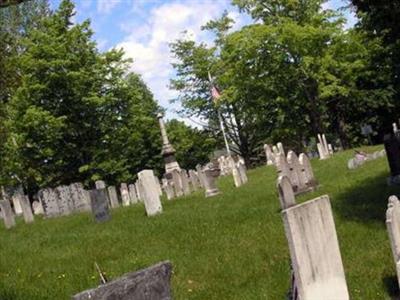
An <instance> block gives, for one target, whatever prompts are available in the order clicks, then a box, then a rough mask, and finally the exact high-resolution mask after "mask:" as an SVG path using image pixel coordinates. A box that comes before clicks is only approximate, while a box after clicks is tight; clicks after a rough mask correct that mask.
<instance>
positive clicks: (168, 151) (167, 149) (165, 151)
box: [157, 113, 181, 173]
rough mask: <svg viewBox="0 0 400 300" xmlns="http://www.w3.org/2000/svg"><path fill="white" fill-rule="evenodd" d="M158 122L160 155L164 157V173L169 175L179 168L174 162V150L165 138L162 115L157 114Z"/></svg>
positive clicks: (165, 132)
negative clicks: (160, 140)
mask: <svg viewBox="0 0 400 300" xmlns="http://www.w3.org/2000/svg"><path fill="white" fill-rule="evenodd" d="M157 118H158V122H159V123H160V130H161V136H162V142H163V145H162V150H161V154H162V156H163V157H164V162H165V172H166V173H169V172H171V171H173V170H177V171H180V170H181V168H180V167H179V164H178V162H177V161H176V158H175V149H174V147H172V145H171V144H170V142H169V140H168V136H167V130H166V129H165V124H164V120H163V115H162V114H161V113H159V114H158V115H157Z"/></svg>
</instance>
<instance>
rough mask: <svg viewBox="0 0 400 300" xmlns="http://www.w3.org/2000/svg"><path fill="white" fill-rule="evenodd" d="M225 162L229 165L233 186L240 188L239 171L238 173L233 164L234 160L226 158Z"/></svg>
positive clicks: (229, 157) (230, 157)
mask: <svg viewBox="0 0 400 300" xmlns="http://www.w3.org/2000/svg"><path fill="white" fill-rule="evenodd" d="M226 160H227V161H228V163H229V168H230V170H231V173H232V177H233V182H234V184H235V187H240V186H241V185H242V184H243V182H242V178H241V176H240V171H239V169H238V167H237V165H236V163H235V160H234V159H233V157H232V156H228V157H227V158H226Z"/></svg>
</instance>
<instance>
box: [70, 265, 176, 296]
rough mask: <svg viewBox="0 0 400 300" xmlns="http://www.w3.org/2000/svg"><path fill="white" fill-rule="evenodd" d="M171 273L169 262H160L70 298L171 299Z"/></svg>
mask: <svg viewBox="0 0 400 300" xmlns="http://www.w3.org/2000/svg"><path fill="white" fill-rule="evenodd" d="M171 274H172V265H171V263H170V262H169V261H165V262H161V263H158V264H156V265H154V266H151V267H149V268H147V269H143V270H140V271H137V272H131V273H128V274H125V275H122V276H121V277H119V278H117V279H115V280H112V281H110V282H107V283H105V284H103V285H100V286H98V287H97V288H95V289H91V290H87V291H84V292H81V293H79V294H76V295H75V296H73V297H72V300H89V299H94V300H112V299H115V300H117V299H118V300H133V299H134V300H172V293H171Z"/></svg>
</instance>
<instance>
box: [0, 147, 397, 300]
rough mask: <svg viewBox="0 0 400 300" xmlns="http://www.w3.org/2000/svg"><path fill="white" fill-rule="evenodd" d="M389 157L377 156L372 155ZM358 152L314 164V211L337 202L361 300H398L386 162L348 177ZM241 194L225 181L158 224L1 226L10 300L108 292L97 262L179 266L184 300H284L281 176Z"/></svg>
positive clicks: (348, 268)
mask: <svg viewBox="0 0 400 300" xmlns="http://www.w3.org/2000/svg"><path fill="white" fill-rule="evenodd" d="M378 148H382V147H367V148H364V149H363V150H366V151H369V152H372V151H373V150H376V149H378ZM352 154H353V153H352V151H347V152H342V153H338V154H336V155H335V156H334V157H333V158H332V159H329V160H326V161H318V160H313V161H312V164H313V167H314V173H315V175H316V177H317V179H318V180H319V182H320V184H321V186H320V188H319V189H318V190H317V191H316V192H313V193H310V194H306V195H302V196H301V197H299V199H298V201H299V202H301V201H305V200H307V199H311V198H314V197H316V196H318V195H322V194H328V195H329V196H330V199H331V202H332V206H333V210H334V215H335V222H336V229H337V234H338V237H339V244H340V248H341V253H342V259H343V264H344V268H345V272H346V279H347V284H348V287H349V291H350V294H351V299H392V298H393V297H394V296H395V295H397V294H398V293H399V291H398V288H397V284H396V277H395V268H394V263H393V259H392V256H391V251H390V244H389V240H388V236H387V232H386V227H385V210H386V205H387V198H388V196H389V195H391V194H399V192H400V189H399V188H397V187H388V186H387V185H386V177H387V176H388V173H389V172H388V166H387V162H386V158H381V159H377V160H375V161H371V162H367V163H366V164H365V165H363V166H361V167H360V168H358V169H356V170H347V160H348V158H350V157H351V156H352ZM248 175H249V182H248V184H247V185H245V186H243V187H241V188H234V187H233V180H232V179H231V178H229V177H225V178H222V179H220V181H219V187H220V189H221V191H222V193H221V195H219V196H216V197H213V198H208V199H206V198H204V197H203V194H202V192H197V193H195V194H192V195H191V196H188V197H182V198H179V199H176V200H174V201H164V202H163V208H164V212H163V214H162V215H159V216H157V217H153V218H148V217H146V216H145V214H144V208H143V206H141V205H137V206H131V207H127V208H119V209H116V210H113V211H112V219H111V221H109V222H107V223H104V224H96V223H94V222H93V220H92V217H91V216H90V215H89V214H79V215H73V216H69V217H62V218H58V219H48V220H45V219H41V218H36V220H35V222H34V223H33V224H29V225H27V224H24V223H23V220H21V219H18V221H17V226H16V227H15V228H13V229H12V230H6V229H5V228H4V226H3V224H1V225H0V299H8V300H14V299H70V296H71V295H73V294H75V293H78V292H80V291H82V290H85V289H87V288H91V287H95V286H96V285H97V284H98V283H99V279H98V275H97V273H96V270H95V268H94V262H95V261H96V262H97V263H98V264H99V265H100V266H101V268H102V269H103V270H104V271H105V272H106V273H107V276H108V277H109V278H110V279H112V278H116V277H118V276H119V275H122V274H124V273H126V272H131V271H133V270H138V269H141V268H144V267H147V266H150V265H152V264H154V263H157V262H159V261H162V260H170V261H171V262H172V264H173V268H174V271H173V279H172V287H173V294H174V298H175V299H284V298H285V295H286V293H287V291H288V287H289V253H288V247H287V242H286V238H285V235H284V231H283V224H282V220H281V216H280V213H279V200H278V197H277V192H276V188H275V180H276V172H275V170H274V168H273V167H260V168H257V169H255V170H250V171H249V172H248Z"/></svg>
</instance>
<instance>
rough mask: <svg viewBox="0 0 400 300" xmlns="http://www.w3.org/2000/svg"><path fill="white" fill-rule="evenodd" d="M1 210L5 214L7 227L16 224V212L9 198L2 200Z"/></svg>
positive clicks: (0, 201) (0, 202) (0, 203)
mask: <svg viewBox="0 0 400 300" xmlns="http://www.w3.org/2000/svg"><path fill="white" fill-rule="evenodd" d="M0 210H1V215H2V216H3V221H4V225H5V226H6V228H7V229H10V228H11V227H14V226H15V218H14V213H13V211H12V209H11V204H10V202H9V201H8V200H0Z"/></svg>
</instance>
